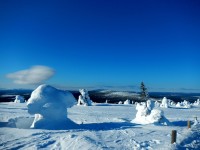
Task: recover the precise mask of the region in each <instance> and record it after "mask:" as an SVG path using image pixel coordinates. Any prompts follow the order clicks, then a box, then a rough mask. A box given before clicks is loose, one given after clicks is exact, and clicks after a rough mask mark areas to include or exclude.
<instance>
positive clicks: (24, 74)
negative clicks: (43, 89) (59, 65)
mask: <svg viewBox="0 0 200 150" xmlns="http://www.w3.org/2000/svg"><path fill="white" fill-rule="evenodd" d="M54 73H55V72H54V70H53V69H52V68H50V67H47V66H32V67H31V68H29V69H26V70H20V71H17V72H14V73H10V74H7V75H6V77H7V78H9V79H12V80H13V82H14V83H16V84H40V83H42V82H44V81H45V80H47V79H49V78H50V77H52V76H53V75H54Z"/></svg>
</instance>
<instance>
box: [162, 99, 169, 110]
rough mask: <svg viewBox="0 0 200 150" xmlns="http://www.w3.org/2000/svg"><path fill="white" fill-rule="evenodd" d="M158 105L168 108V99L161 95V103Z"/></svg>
mask: <svg viewBox="0 0 200 150" xmlns="http://www.w3.org/2000/svg"><path fill="white" fill-rule="evenodd" d="M160 107H163V108H168V107H169V106H168V99H167V98H166V97H163V99H162V103H161V104H160Z"/></svg>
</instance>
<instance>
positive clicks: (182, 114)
mask: <svg viewBox="0 0 200 150" xmlns="http://www.w3.org/2000/svg"><path fill="white" fill-rule="evenodd" d="M160 109H161V110H163V112H164V114H165V117H166V118H167V119H168V120H169V121H170V122H171V125H170V126H161V125H160V126H158V125H154V124H147V125H141V124H134V123H131V121H132V120H133V119H134V118H135V116H136V113H137V111H136V109H135V105H121V104H118V105H117V104H94V105H93V106H88V107H85V106H73V107H72V108H68V109H67V111H68V118H70V119H71V120H72V121H74V122H75V123H77V124H79V126H78V127H76V128H75V129H73V128H72V129H68V130H44V129H30V126H31V124H32V121H33V119H34V116H33V115H30V114H29V113H28V110H27V106H26V103H13V102H10V103H0V149H4V150H6V149H25V150H28V149H55V150H57V149H69V150H73V149H75V150H79V149H81V150H84V149H85V150H88V149H91V150H93V149H95V150H96V149H115V150H116V149H117V150H122V149H123V150H125V149H159V150H160V149H166V150H168V149H186V148H189V149H191V148H193V149H200V125H199V124H198V125H196V126H194V127H192V128H191V129H187V120H191V121H193V120H194V117H197V118H198V119H199V120H200V106H194V107H192V108H188V109H187V108H175V107H174V108H160ZM15 125H16V126H15ZM172 130H177V133H178V134H177V144H175V145H171V144H170V142H171V131H172Z"/></svg>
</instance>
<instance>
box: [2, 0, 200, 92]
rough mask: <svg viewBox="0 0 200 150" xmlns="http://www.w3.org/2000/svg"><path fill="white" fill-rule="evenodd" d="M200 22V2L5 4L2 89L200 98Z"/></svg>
mask: <svg viewBox="0 0 200 150" xmlns="http://www.w3.org/2000/svg"><path fill="white" fill-rule="evenodd" d="M199 18H200V2H199V1H198V0H180V1H178V0H172V1H170V0H167V1H160V0H157V1H155V0H152V1H145V0H142V1H138V0H131V1H126V0H125V1H116V0H115V1H103V0H96V1H92V0H91V1H67V0H66V1H26V0H24V1H22V0H19V1H15V0H13V1H11V0H10V1H7V0H1V1H0V22H1V23H0V56H1V59H0V81H1V84H0V87H1V88H34V87H36V86H37V85H38V84H40V83H47V84H51V85H54V86H57V87H66V88H70V87H75V88H79V87H96V88H99V87H104V86H110V87H122V88H124V87H126V86H127V87H130V86H136V87H137V86H139V84H140V82H141V81H144V83H145V84H146V85H147V87H148V88H149V91H159V90H160V91H161V90H164V91H180V90H182V91H189V92H196V91H197V92H200V67H199V66H200V61H199V56H200V55H199V51H200V19H199ZM38 66H39V67H38ZM42 67H44V68H45V67H46V68H45V69H43V68H42ZM33 68H36V69H35V70H34V69H33ZM23 70H25V71H23ZM30 70H31V71H30ZM33 70H34V71H33ZM46 71H47V72H46ZM16 72H18V73H16ZM35 73H36V74H35ZM16 80H17V81H16ZM19 80H20V81H19ZM34 82H35V83H34Z"/></svg>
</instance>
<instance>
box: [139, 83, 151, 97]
mask: <svg viewBox="0 0 200 150" xmlns="http://www.w3.org/2000/svg"><path fill="white" fill-rule="evenodd" d="M140 90H141V93H140V97H141V98H142V100H147V99H148V96H149V95H148V91H147V88H146V87H145V85H144V82H141V85H140Z"/></svg>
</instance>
